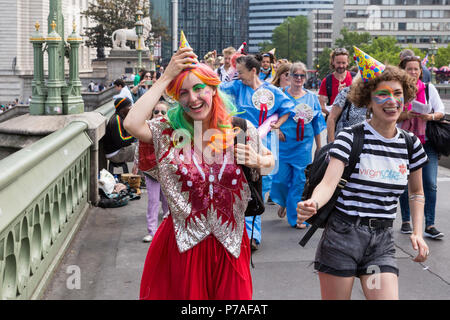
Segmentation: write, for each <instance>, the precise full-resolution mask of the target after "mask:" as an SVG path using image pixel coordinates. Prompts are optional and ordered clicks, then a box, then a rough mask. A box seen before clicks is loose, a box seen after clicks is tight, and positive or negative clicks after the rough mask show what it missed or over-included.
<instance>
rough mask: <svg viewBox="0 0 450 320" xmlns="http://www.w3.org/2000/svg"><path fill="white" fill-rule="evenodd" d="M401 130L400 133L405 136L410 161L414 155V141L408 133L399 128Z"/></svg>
mask: <svg viewBox="0 0 450 320" xmlns="http://www.w3.org/2000/svg"><path fill="white" fill-rule="evenodd" d="M399 129H400V132H401V133H402V134H403V138H405V142H406V148H407V149H408V160H410V159H411V157H412V155H413V153H414V140H413V138H412V137H411V136H410V135H409V133H408V131H406V130H404V129H401V128H399Z"/></svg>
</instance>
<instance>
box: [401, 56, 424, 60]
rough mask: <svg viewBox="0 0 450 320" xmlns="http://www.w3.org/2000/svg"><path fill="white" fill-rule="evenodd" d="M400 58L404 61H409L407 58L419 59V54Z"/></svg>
mask: <svg viewBox="0 0 450 320" xmlns="http://www.w3.org/2000/svg"><path fill="white" fill-rule="evenodd" d="M402 60H406V61H409V60H420V57H419V56H406V57H404V58H403V59H402Z"/></svg>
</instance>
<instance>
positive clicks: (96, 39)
mask: <svg viewBox="0 0 450 320" xmlns="http://www.w3.org/2000/svg"><path fill="white" fill-rule="evenodd" d="M138 7H141V9H142V12H143V13H144V15H143V17H148V14H149V10H150V11H151V12H152V13H153V10H151V8H149V1H145V0H144V1H142V0H97V1H95V2H90V3H89V6H88V8H87V10H86V11H84V12H82V14H83V15H85V16H86V17H87V18H89V19H90V20H91V21H92V22H94V23H96V26H94V27H89V28H84V34H83V36H86V37H87V38H88V40H87V41H86V45H87V46H89V47H94V48H104V47H109V48H111V47H112V39H111V36H112V33H113V32H114V31H115V30H117V29H123V28H125V29H132V28H134V27H135V22H136V11H137V9H138ZM151 19H152V33H153V36H154V38H158V37H159V36H161V37H166V34H167V28H166V27H165V26H164V24H163V23H162V22H161V19H160V18H159V17H153V16H152V17H151Z"/></svg>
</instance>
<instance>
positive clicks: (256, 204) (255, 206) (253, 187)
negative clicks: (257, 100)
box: [232, 117, 265, 217]
mask: <svg viewBox="0 0 450 320" xmlns="http://www.w3.org/2000/svg"><path fill="white" fill-rule="evenodd" d="M232 124H233V126H234V127H239V128H241V130H242V131H241V133H240V135H241V136H240V137H239V139H238V137H235V138H234V144H235V145H236V143H237V142H238V141H245V144H247V139H245V134H246V132H247V121H246V120H244V119H242V118H238V117H233V119H232ZM242 135H243V136H242ZM241 168H242V171H243V172H244V175H245V178H246V179H247V182H248V186H249V188H250V192H251V199H250V200H249V202H248V205H247V210H245V216H246V217H253V216H255V217H256V216H259V215H261V214H263V212H264V210H265V207H264V200H263V198H262V176H261V175H259V178H258V180H256V181H253V179H252V175H251V172H250V170H251V169H250V168H249V167H246V166H243V165H241Z"/></svg>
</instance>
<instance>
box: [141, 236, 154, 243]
mask: <svg viewBox="0 0 450 320" xmlns="http://www.w3.org/2000/svg"><path fill="white" fill-rule="evenodd" d="M152 240H153V236H152V235H151V234H148V235H146V236H145V237H144V238H142V242H152Z"/></svg>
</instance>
